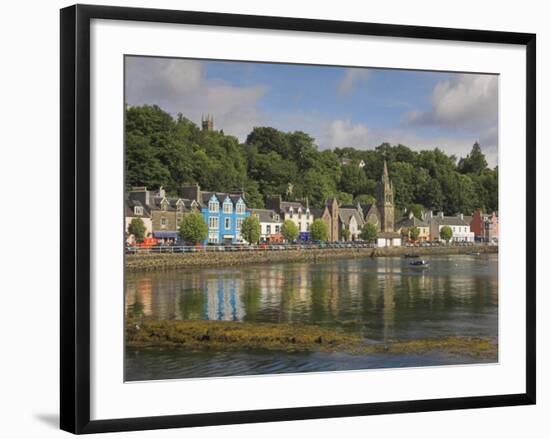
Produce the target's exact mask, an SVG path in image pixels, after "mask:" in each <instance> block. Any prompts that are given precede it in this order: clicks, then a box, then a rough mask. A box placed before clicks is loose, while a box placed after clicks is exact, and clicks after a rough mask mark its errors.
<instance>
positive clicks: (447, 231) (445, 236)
mask: <svg viewBox="0 0 550 439" xmlns="http://www.w3.org/2000/svg"><path fill="white" fill-rule="evenodd" d="M439 237H440V238H441V239H442V240H444V241H446V242H449V241H450V240H451V238H452V237H453V229H451V228H450V227H449V226H443V227H441V230H440V231H439Z"/></svg>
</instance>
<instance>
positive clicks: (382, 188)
mask: <svg viewBox="0 0 550 439" xmlns="http://www.w3.org/2000/svg"><path fill="white" fill-rule="evenodd" d="M376 207H377V208H378V211H379V212H380V231H381V232H393V224H394V206H393V186H392V184H391V180H390V176H389V174H388V164H387V163H386V159H384V171H383V172H382V178H381V179H380V181H379V182H378V188H377V192H376Z"/></svg>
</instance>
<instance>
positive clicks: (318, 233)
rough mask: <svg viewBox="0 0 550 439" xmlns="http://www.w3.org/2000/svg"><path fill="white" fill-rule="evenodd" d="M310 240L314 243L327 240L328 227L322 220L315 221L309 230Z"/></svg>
mask: <svg viewBox="0 0 550 439" xmlns="http://www.w3.org/2000/svg"><path fill="white" fill-rule="evenodd" d="M310 232H311V239H313V240H314V241H326V240H327V239H328V226H327V224H326V223H325V222H324V221H323V220H322V219H316V220H315V221H313V223H312V224H311V228H310Z"/></svg>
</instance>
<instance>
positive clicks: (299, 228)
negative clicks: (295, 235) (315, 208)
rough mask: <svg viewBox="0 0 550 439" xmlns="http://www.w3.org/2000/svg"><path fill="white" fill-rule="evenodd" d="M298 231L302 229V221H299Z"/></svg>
mask: <svg viewBox="0 0 550 439" xmlns="http://www.w3.org/2000/svg"><path fill="white" fill-rule="evenodd" d="M298 231H299V232H301V231H302V223H298Z"/></svg>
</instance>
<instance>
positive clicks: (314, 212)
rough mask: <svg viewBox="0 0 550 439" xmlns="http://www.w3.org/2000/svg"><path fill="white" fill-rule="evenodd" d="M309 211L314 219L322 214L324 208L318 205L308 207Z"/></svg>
mask: <svg viewBox="0 0 550 439" xmlns="http://www.w3.org/2000/svg"><path fill="white" fill-rule="evenodd" d="M309 212H310V213H311V214H312V215H313V217H314V218H315V219H319V218H321V217H322V216H323V213H324V212H325V209H324V208H318V207H310V208H309Z"/></svg>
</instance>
